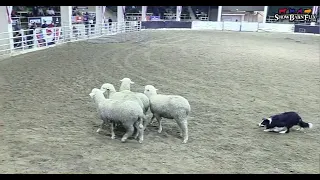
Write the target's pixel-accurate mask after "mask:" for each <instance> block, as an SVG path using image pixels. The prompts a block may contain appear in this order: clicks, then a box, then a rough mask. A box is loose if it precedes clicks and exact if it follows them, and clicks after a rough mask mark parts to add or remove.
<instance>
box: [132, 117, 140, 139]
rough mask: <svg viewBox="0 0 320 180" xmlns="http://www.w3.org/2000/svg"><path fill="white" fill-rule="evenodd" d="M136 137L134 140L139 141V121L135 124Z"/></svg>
mask: <svg viewBox="0 0 320 180" xmlns="http://www.w3.org/2000/svg"><path fill="white" fill-rule="evenodd" d="M134 130H135V131H134V133H133V134H134V135H133V137H134V139H137V138H138V135H139V121H136V122H135V123H134Z"/></svg>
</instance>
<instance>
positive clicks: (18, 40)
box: [13, 32, 22, 48]
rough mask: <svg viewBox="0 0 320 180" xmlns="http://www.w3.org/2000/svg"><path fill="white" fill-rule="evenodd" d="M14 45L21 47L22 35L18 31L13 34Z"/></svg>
mask: <svg viewBox="0 0 320 180" xmlns="http://www.w3.org/2000/svg"><path fill="white" fill-rule="evenodd" d="M13 41H14V45H13V46H14V47H15V48H17V47H21V45H22V43H21V42H22V35H21V33H20V32H16V33H15V35H14V40H13Z"/></svg>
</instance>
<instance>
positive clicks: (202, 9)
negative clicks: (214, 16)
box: [191, 6, 210, 19]
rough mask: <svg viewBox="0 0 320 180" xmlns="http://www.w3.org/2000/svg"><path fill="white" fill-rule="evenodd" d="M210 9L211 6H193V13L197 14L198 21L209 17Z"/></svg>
mask: <svg viewBox="0 0 320 180" xmlns="http://www.w3.org/2000/svg"><path fill="white" fill-rule="evenodd" d="M209 7H210V6H191V8H192V10H193V13H194V14H195V16H196V18H197V19H201V18H202V17H208V13H209Z"/></svg>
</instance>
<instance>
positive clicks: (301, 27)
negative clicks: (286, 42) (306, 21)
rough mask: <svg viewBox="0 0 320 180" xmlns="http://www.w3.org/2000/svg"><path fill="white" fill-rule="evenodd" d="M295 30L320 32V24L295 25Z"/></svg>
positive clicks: (299, 31)
mask: <svg viewBox="0 0 320 180" xmlns="http://www.w3.org/2000/svg"><path fill="white" fill-rule="evenodd" d="M294 32H297V33H313V34H320V26H319V25H316V26H310V25H294Z"/></svg>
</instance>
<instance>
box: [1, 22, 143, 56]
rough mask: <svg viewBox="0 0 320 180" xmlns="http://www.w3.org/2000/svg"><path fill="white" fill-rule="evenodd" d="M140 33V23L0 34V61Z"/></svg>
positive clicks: (105, 24) (40, 29)
mask: <svg viewBox="0 0 320 180" xmlns="http://www.w3.org/2000/svg"><path fill="white" fill-rule="evenodd" d="M139 31H141V22H140V21H126V22H120V23H118V22H113V23H104V24H88V25H84V24H74V25H72V26H71V27H53V28H36V29H25V30H23V29H22V30H20V31H13V33H8V32H6V33H0V59H2V58H5V57H10V56H14V55H17V54H22V53H27V52H30V51H35V50H39V49H43V48H47V47H52V46H54V45H58V44H63V43H67V42H75V41H81V40H86V39H92V38H98V37H102V36H113V35H116V34H121V33H124V34H125V33H129V32H139Z"/></svg>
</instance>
